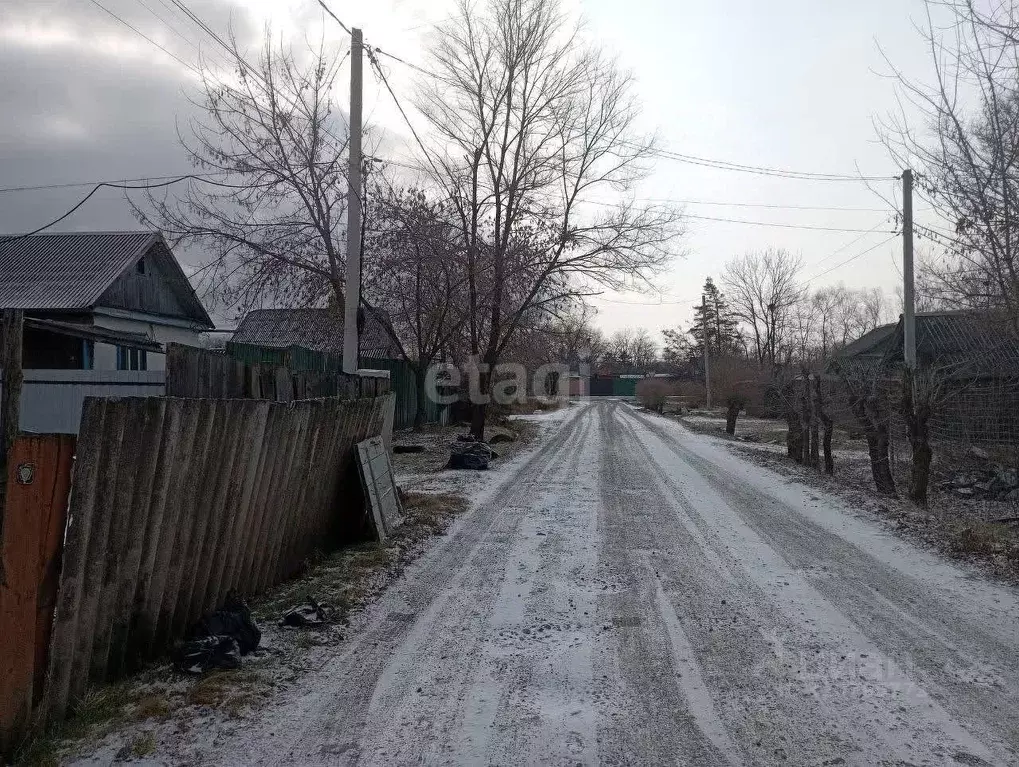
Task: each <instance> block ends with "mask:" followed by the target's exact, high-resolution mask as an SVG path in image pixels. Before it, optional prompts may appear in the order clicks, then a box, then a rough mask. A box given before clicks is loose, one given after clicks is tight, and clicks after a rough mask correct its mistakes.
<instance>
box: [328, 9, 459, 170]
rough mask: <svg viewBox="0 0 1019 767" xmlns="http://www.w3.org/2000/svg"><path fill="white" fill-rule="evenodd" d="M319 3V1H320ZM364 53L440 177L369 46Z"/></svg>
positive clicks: (366, 46)
mask: <svg viewBox="0 0 1019 767" xmlns="http://www.w3.org/2000/svg"><path fill="white" fill-rule="evenodd" d="M320 2H321V0H320ZM365 52H366V53H367V54H368V62H369V64H371V68H372V71H374V72H375V73H376V74H377V75H378V76H379V78H380V79H381V80H382V84H383V85H385V86H386V90H387V91H389V95H390V96H392V98H393V103H395V104H396V108H397V109H398V110H400V115H401V116H402V117H403V121H404V122H405V123H407V127H408V128H410V132H411V135H413V136H414V140H415V141H416V142H417V145H418V147H419V148H420V149H421V151H422V152H423V153H424V156H425V159H426V160H428V164H429V165H431V166H432V172H433V173H434V174H435V175H436V176H441V175H442V174H441V173H439V169H438V168H437V167H436V166H435V161H434V160H432V156H431V154H429V152H428V150H427V149H426V148H425V145H424V142H423V141H421V137H420V136H418V132H417V130H415V129H414V125H413V124H412V123H411V121H410V118H409V117H407V112H406V111H404V108H403V104H401V103H400V99H398V98H397V97H396V93H394V92H393V88H392V86H390V85H389V80H388V79H387V78H386V73H385V72H383V71H382V66H381V65H380V64H379V61H378V59H377V58H376V57H375V53H374V49H372V48H371V47H370V46H368V45H365Z"/></svg>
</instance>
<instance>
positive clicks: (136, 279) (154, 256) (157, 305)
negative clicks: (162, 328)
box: [97, 244, 191, 318]
mask: <svg viewBox="0 0 1019 767" xmlns="http://www.w3.org/2000/svg"><path fill="white" fill-rule="evenodd" d="M165 258H173V256H172V255H169V254H167V253H164V252H162V246H161V245H158V244H157V245H154V246H152V248H150V249H149V251H148V252H147V253H146V254H145V255H144V256H143V257H142V260H141V263H143V264H144V267H145V271H144V272H139V271H138V268H137V265H132V266H131V267H130V268H129V269H127V270H126V271H125V272H124V273H123V274H122V275H120V277H118V278H117V279H116V280H115V281H114V282H113V284H112V285H110V287H109V288H107V289H106V292H105V293H103V295H102V296H101V297H100V298H99V300H98V301H97V304H98V305H99V306H109V307H113V308H117V309H127V310H130V311H137V312H151V313H152V314H162V315H166V316H168V317H181V318H186V317H187V311H186V310H185V308H184V307H183V306H182V305H181V302H180V299H179V298H178V297H177V295H176V293H175V292H174V290H173V287H172V279H174V277H173V276H171V275H170V273H169V271H168V270H167V269H166V268H165V267H164V266H163V264H162V261H163V259H165ZM187 289H188V290H190V289H191V288H190V286H188V287H187Z"/></svg>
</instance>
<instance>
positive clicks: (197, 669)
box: [173, 636, 241, 674]
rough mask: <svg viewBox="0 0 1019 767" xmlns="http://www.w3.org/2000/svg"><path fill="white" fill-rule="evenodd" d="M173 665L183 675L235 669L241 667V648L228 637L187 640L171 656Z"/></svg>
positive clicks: (235, 641)
mask: <svg viewBox="0 0 1019 767" xmlns="http://www.w3.org/2000/svg"><path fill="white" fill-rule="evenodd" d="M173 662H174V665H175V666H177V668H178V669H179V670H181V671H183V672H184V673H185V674H204V673H205V672H206V671H211V670H213V669H235V668H240V665H241V648H240V647H239V646H238V644H237V640H236V639H234V638H233V637H230V636H207V637H200V638H198V639H189V640H187V641H185V642H183V643H182V644H180V645H179V646H178V647H177V649H176V650H175V651H174V654H173Z"/></svg>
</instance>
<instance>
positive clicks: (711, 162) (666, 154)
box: [620, 142, 897, 182]
mask: <svg viewBox="0 0 1019 767" xmlns="http://www.w3.org/2000/svg"><path fill="white" fill-rule="evenodd" d="M620 143H623V145H624V146H629V147H631V148H634V149H640V150H642V151H646V152H647V153H648V154H650V155H653V156H655V157H661V158H663V159H667V160H676V161H677V162H685V163H688V164H691V165H700V166H703V167H708V168H715V169H717V170H728V171H734V172H738V173H753V174H756V175H760V176H774V177H777V178H788V179H796V180H801V181H854V182H858V181H894V180H895V179H896V178H897V176H863V175H857V176H851V175H847V174H841V173H820V172H814V171H799V170H792V169H789V168H772V167H767V166H764V165H748V164H745V163H736V162H730V161H728V160H715V159H712V158H709V157H698V156H697V155H690V154H683V153H680V152H673V151H668V150H664V149H650V148H649V147H645V146H641V145H639V144H633V143H631V142H620Z"/></svg>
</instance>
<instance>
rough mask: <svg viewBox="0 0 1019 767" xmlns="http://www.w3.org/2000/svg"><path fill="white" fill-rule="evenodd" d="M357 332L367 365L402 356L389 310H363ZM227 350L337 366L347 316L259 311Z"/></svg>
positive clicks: (329, 311)
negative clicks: (396, 341)
mask: <svg viewBox="0 0 1019 767" xmlns="http://www.w3.org/2000/svg"><path fill="white" fill-rule="evenodd" d="M358 330H359V344H358V345H359V348H360V353H359V356H360V359H361V360H362V361H365V364H368V362H370V361H371V360H391V359H399V358H400V356H401V355H400V351H399V348H398V347H397V345H396V343H395V342H394V341H393V338H392V333H391V330H390V322H389V317H388V316H387V315H386V313H385V312H382V311H381V310H378V309H371V310H368V309H361V311H360V312H359V313H358ZM227 349H228V351H229V352H230V353H231V354H232V355H233V356H235V357H240V358H243V359H247V360H248V361H250V362H272V363H276V364H283V365H287V366H288V367H292V368H298V369H300V368H305V369H306V368H309V367H315V368H317V367H323V366H325V367H328V366H329V365H330V364H331V365H332V366H338V365H339V364H340V362H341V360H342V357H343V315H342V314H341V313H340V312H339V311H338V310H336V309H334V308H324V309H256V310H254V311H250V312H248V313H247V315H245V317H244V319H243V320H242V321H241V323H240V325H238V326H237V331H236V332H235V333H234V335H233V337H232V338H231V339H230V342H229V343H228V344H227ZM307 352H312V354H308V353H307ZM359 364H361V363H359Z"/></svg>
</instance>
